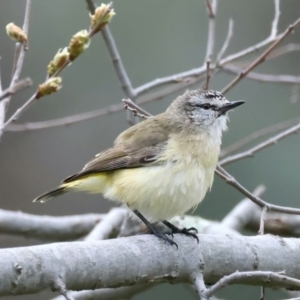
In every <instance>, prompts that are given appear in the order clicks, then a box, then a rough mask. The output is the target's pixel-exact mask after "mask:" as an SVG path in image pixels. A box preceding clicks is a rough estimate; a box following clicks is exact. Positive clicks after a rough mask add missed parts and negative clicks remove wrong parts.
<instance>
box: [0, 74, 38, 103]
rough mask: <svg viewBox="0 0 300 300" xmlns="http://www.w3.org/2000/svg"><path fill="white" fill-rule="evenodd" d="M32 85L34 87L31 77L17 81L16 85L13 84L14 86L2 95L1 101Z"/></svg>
mask: <svg viewBox="0 0 300 300" xmlns="http://www.w3.org/2000/svg"><path fill="white" fill-rule="evenodd" d="M31 85H32V80H31V79H30V78H29V77H27V78H25V79H22V80H20V81H17V82H16V83H15V84H13V85H12V86H10V87H9V88H7V89H6V90H4V91H3V92H2V93H1V94H0V100H2V99H4V98H6V97H9V96H12V95H13V94H15V93H17V92H19V91H21V90H23V89H25V88H27V87H29V86H31Z"/></svg>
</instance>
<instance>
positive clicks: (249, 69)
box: [222, 18, 300, 94]
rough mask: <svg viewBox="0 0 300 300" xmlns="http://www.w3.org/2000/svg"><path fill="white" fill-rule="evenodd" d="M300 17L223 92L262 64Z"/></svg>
mask: <svg viewBox="0 0 300 300" xmlns="http://www.w3.org/2000/svg"><path fill="white" fill-rule="evenodd" d="M299 22H300V18H299V19H297V20H296V21H295V22H294V23H293V24H291V25H289V27H288V28H287V29H286V30H285V32H284V33H283V34H282V35H281V36H280V37H279V38H278V39H276V40H275V41H274V42H273V43H272V45H271V46H270V47H269V48H267V49H266V50H265V51H264V52H263V53H262V54H261V55H260V56H259V57H258V58H257V59H255V60H254V61H253V62H252V63H251V64H250V65H249V66H248V67H247V68H246V69H245V70H244V71H243V72H241V73H240V74H239V75H238V76H237V77H236V78H235V79H234V80H233V81H231V82H230V83H229V84H228V85H227V86H226V87H225V88H224V89H223V90H222V94H226V93H227V92H229V90H231V89H232V88H233V87H234V86H235V85H236V84H237V83H238V82H239V81H240V80H241V79H243V78H244V77H245V76H247V74H248V73H249V72H250V71H252V70H253V69H254V68H255V67H257V66H258V65H259V64H261V63H262V62H263V61H264V60H265V59H266V57H267V56H268V55H269V54H270V53H271V52H272V51H273V50H274V49H275V48H276V47H277V46H278V45H279V43H281V42H282V41H283V40H284V39H285V37H286V36H288V35H289V34H290V33H291V32H292V31H293V30H294V29H295V28H296V26H297V25H298V24H299Z"/></svg>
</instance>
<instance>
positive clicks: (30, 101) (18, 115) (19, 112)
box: [3, 93, 37, 129]
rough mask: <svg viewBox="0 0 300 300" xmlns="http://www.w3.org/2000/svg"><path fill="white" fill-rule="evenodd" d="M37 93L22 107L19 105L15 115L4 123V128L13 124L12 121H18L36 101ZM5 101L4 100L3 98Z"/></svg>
mask: <svg viewBox="0 0 300 300" xmlns="http://www.w3.org/2000/svg"><path fill="white" fill-rule="evenodd" d="M36 100H37V99H36V93H34V94H33V95H32V96H31V97H30V98H29V99H28V100H27V101H26V102H25V103H24V104H23V105H22V106H21V107H19V108H18V109H17V110H16V111H15V112H14V113H13V115H12V116H11V117H10V118H9V119H8V120H7V121H6V122H5V123H4V125H3V129H6V127H7V126H8V125H9V124H11V123H12V122H14V121H16V120H17V119H18V118H19V117H20V116H21V114H22V113H23V112H24V111H25V110H26V109H28V108H29V106H30V105H31V104H32V103H33V102H34V101H36ZM3 101H4V100H3Z"/></svg>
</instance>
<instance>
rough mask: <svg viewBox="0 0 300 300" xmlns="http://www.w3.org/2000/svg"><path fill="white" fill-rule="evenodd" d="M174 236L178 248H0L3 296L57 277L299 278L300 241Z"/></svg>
mask: <svg viewBox="0 0 300 300" xmlns="http://www.w3.org/2000/svg"><path fill="white" fill-rule="evenodd" d="M174 238H175V240H176V242H177V243H178V245H179V249H178V250H176V249H174V247H171V246H169V245H165V244H164V242H163V241H160V240H158V239H157V238H156V237H154V236H150V235H140V236H135V237H129V238H119V239H114V240H106V241H91V242H74V243H56V244H49V245H42V246H34V247H23V248H12V249H1V250H0V257H1V258H2V259H1V261H0V278H1V280H0V296H5V295H24V294H30V293H36V292H39V291H41V290H43V289H47V288H50V287H52V286H53V283H54V282H55V281H57V279H58V278H60V279H61V280H62V281H63V282H64V283H65V285H66V288H67V289H71V290H84V289H98V288H113V287H120V286H128V285H135V284H140V283H147V282H157V283H159V282H171V283H180V282H190V283H192V282H191V279H190V275H191V274H196V273H199V271H201V272H202V273H203V277H204V280H205V282H206V283H209V284H213V283H215V282H217V281H218V280H220V279H221V278H222V277H223V276H226V275H229V274H232V273H234V272H235V271H236V270H239V271H240V272H244V271H269V272H278V271H282V270H286V271H287V273H286V276H289V277H293V278H296V279H299V278H300V268H299V264H298V261H299V255H298V251H297V249H299V247H300V241H299V239H292V238H289V239H283V238H280V237H276V236H268V235H264V236H256V237H243V236H238V235H219V236H217V235H199V239H200V242H199V244H197V243H195V241H194V240H193V239H190V238H188V237H184V236H182V235H176V236H175V237H174ZM274 249H276V251H274ZM187 253H188V255H187ZM270 253H272V255H270ZM146 258H147V259H146ZM239 283H242V284H251V285H264V286H267V287H275V286H276V287H284V288H294V289H295V288H297V285H293V284H292V283H290V282H285V281H282V282H276V284H274V283H272V282H266V281H264V280H260V279H259V278H254V277H253V278H252V279H251V280H249V279H247V280H246V281H245V282H244V281H241V282H239Z"/></svg>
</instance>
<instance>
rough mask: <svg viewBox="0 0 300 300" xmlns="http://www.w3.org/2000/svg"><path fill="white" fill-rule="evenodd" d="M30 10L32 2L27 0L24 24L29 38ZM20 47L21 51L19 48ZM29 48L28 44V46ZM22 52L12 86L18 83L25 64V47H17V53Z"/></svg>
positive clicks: (17, 61)
mask: <svg viewBox="0 0 300 300" xmlns="http://www.w3.org/2000/svg"><path fill="white" fill-rule="evenodd" d="M30 9H31V0H26V7H25V16H24V23H23V27H22V29H23V31H24V32H25V34H26V35H27V36H28V28H29V19H30ZM19 47H20V50H17V48H19ZM27 47H28V44H27ZM18 51H20V53H19V55H17V56H16V58H17V60H16V63H15V68H14V69H13V76H12V80H11V85H12V84H14V83H16V82H17V81H18V79H19V77H20V74H21V70H22V67H23V63H24V58H25V46H24V47H23V45H22V44H19V45H18V44H17V45H16V52H18Z"/></svg>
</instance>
